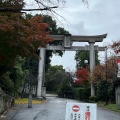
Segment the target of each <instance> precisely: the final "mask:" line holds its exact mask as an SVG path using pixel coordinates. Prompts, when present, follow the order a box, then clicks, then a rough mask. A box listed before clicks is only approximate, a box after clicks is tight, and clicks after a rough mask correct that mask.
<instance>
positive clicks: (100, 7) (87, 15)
mask: <svg viewBox="0 0 120 120" xmlns="http://www.w3.org/2000/svg"><path fill="white" fill-rule="evenodd" d="M88 3H89V7H88V8H87V7H86V6H85V5H84V4H83V3H82V0H67V1H66V4H65V6H64V8H61V9H56V12H57V13H58V14H59V15H60V16H62V17H58V20H57V25H58V26H60V27H64V29H66V30H68V31H69V32H70V33H71V34H72V35H86V36H87V35H101V34H107V38H105V39H104V40H103V42H101V43H95V45H99V46H106V45H110V44H112V42H113V41H118V40H120V12H119V6H120V0H88ZM63 18H64V19H63ZM67 21H68V22H67ZM73 45H75V46H76V45H78V46H79V45H83V46H84V45H88V43H77V44H73ZM108 52H109V51H108ZM74 57H75V51H72V52H68V51H65V53H64V55H63V56H62V57H59V56H55V55H54V56H53V57H52V59H51V64H52V65H63V66H64V68H65V69H66V70H69V71H74V70H75V66H76V62H75V60H74ZM104 57H105V56H104V53H103V52H99V59H100V60H101V61H102V60H103V59H104Z"/></svg>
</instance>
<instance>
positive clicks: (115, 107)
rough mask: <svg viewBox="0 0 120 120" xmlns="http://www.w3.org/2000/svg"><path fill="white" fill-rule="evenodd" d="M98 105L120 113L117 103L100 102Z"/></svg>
mask: <svg viewBox="0 0 120 120" xmlns="http://www.w3.org/2000/svg"><path fill="white" fill-rule="evenodd" d="M98 106H100V107H103V108H106V109H109V110H112V111H115V112H117V113H120V109H119V110H118V108H117V105H116V104H113V103H109V104H108V105H105V102H99V103H98Z"/></svg>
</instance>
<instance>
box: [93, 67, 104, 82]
mask: <svg viewBox="0 0 120 120" xmlns="http://www.w3.org/2000/svg"><path fill="white" fill-rule="evenodd" d="M105 69H106V66H105V65H96V66H95V68H94V69H93V76H92V81H93V82H94V83H96V84H97V83H98V82H99V81H100V80H105V79H106V70H105Z"/></svg>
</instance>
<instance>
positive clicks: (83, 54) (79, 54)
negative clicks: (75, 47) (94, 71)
mask: <svg viewBox="0 0 120 120" xmlns="http://www.w3.org/2000/svg"><path fill="white" fill-rule="evenodd" d="M89 58H90V53H89V51H84V50H82V51H76V54H75V60H76V61H78V64H77V67H78V68H80V67H84V68H85V67H86V64H85V63H84V61H85V60H88V65H89V64H90V61H89ZM95 63H96V65H97V64H100V61H99V60H98V51H95Z"/></svg>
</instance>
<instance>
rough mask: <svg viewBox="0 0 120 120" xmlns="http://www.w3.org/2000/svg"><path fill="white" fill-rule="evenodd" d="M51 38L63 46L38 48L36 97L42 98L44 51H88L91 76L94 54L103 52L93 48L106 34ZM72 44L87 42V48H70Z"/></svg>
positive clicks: (95, 47)
mask: <svg viewBox="0 0 120 120" xmlns="http://www.w3.org/2000/svg"><path fill="white" fill-rule="evenodd" d="M49 36H50V37H53V38H54V40H57V41H64V46H53V45H47V46H46V48H40V53H39V56H40V58H41V59H40V60H39V68H38V86H37V97H38V98H39V97H44V96H43V95H42V82H43V72H44V67H45V51H46V50H65V51H76V50H89V51H90V74H91V75H92V72H93V68H94V66H95V52H94V50H97V51H105V47H98V46H94V44H95V42H102V41H103V39H104V38H106V36H107V34H103V35H96V36H77V35H73V36H72V35H71V34H65V35H49ZM73 42H88V43H89V45H87V46H72V43H73ZM94 95H95V88H94V84H93V83H92V82H91V96H94Z"/></svg>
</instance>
